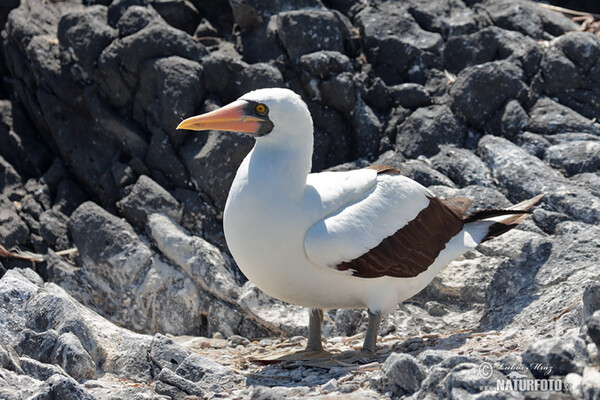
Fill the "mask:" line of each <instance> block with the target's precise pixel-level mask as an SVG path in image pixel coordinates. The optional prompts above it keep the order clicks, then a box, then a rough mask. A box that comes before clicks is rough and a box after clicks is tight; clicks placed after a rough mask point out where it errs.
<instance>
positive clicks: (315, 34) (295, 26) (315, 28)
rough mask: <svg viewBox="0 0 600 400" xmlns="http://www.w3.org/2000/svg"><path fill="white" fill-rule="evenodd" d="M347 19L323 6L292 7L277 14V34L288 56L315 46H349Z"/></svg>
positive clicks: (319, 48) (349, 33)
mask: <svg viewBox="0 0 600 400" xmlns="http://www.w3.org/2000/svg"><path fill="white" fill-rule="evenodd" d="M350 26H351V25H350V22H349V21H348V20H347V19H346V18H345V17H344V16H342V15H340V14H339V13H335V12H332V11H328V10H327V11H326V10H297V11H296V10H295V11H286V12H282V13H280V14H278V15H277V35H278V36H279V40H281V44H282V45H283V47H284V48H285V51H286V52H287V54H288V56H289V57H290V59H292V60H295V59H297V58H298V57H300V56H302V55H303V54H308V53H313V52H315V51H319V50H332V51H338V52H340V53H344V52H345V49H348V50H349V49H350V44H349V41H350V36H351V32H350Z"/></svg>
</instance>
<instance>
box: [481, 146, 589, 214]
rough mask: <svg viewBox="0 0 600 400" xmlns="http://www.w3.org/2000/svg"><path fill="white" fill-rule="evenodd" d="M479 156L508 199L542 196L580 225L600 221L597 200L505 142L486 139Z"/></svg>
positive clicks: (543, 164) (540, 162) (537, 160)
mask: <svg viewBox="0 0 600 400" xmlns="http://www.w3.org/2000/svg"><path fill="white" fill-rule="evenodd" d="M477 152H478V154H480V156H481V158H482V159H483V160H484V161H485V162H486V163H487V165H488V167H489V168H490V170H491V171H492V176H493V177H494V179H496V181H497V182H498V183H499V184H500V185H501V186H502V187H503V188H504V189H506V190H507V192H508V193H509V196H510V197H512V198H514V199H519V200H523V199H525V198H530V197H534V196H537V195H538V194H541V193H544V194H545V196H546V198H545V201H547V202H548V203H549V204H551V205H552V207H553V208H554V209H555V210H557V211H560V212H563V213H566V214H568V215H571V216H572V217H573V218H576V219H578V220H581V221H585V222H588V223H597V222H598V221H600V199H598V198H597V197H595V196H593V195H591V194H590V193H589V192H588V191H587V190H585V189H583V188H579V187H573V186H572V185H570V184H569V183H568V181H567V180H566V179H565V178H564V177H563V176H562V175H561V174H560V173H558V172H557V171H555V170H554V169H552V168H551V167H549V166H548V165H547V164H545V163H544V162H543V161H541V160H540V159H539V158H537V157H535V156H532V155H530V154H528V153H526V152H525V150H523V149H521V148H519V147H518V146H517V145H515V144H513V143H511V142H509V141H508V140H506V139H502V138H498V137H494V136H485V137H483V138H482V139H481V140H480V141H479V147H478V151H477Z"/></svg>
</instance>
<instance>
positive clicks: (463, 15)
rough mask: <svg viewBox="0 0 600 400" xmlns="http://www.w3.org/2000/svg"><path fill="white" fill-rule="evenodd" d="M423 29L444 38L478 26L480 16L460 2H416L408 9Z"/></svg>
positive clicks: (470, 30)
mask: <svg viewBox="0 0 600 400" xmlns="http://www.w3.org/2000/svg"><path fill="white" fill-rule="evenodd" d="M408 10H409V12H410V14H411V15H412V16H413V17H414V18H415V20H416V21H417V22H418V23H419V25H420V26H422V27H423V29H425V30H427V31H429V32H439V33H441V34H442V36H443V37H444V38H447V37H448V36H452V35H460V34H463V33H470V32H473V31H475V30H476V29H477V28H479V26H480V24H481V22H482V21H481V17H480V16H479V15H477V13H476V12H475V11H474V10H472V9H470V8H468V7H466V6H465V4H463V3H461V2H453V1H450V2H443V3H416V4H412V5H411V6H410V8H409V9H408Z"/></svg>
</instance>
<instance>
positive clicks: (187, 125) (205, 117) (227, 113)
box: [177, 100, 262, 133]
mask: <svg viewBox="0 0 600 400" xmlns="http://www.w3.org/2000/svg"><path fill="white" fill-rule="evenodd" d="M247 105H248V103H246V102H244V101H240V100H238V101H234V102H233V103H231V104H228V105H226V106H224V107H221V108H219V109H218V110H215V111H211V112H208V113H206V114H202V115H196V116H195V117H190V118H188V119H186V120H184V121H182V122H181V123H180V124H179V125H178V126H177V129H189V130H192V131H206V130H216V131H231V132H245V133H256V132H258V130H259V128H260V122H261V121H262V120H261V119H260V118H257V117H253V116H249V115H246V113H245V112H244V109H245V108H246V107H247Z"/></svg>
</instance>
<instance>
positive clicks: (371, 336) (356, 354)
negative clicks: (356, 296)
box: [334, 310, 381, 364]
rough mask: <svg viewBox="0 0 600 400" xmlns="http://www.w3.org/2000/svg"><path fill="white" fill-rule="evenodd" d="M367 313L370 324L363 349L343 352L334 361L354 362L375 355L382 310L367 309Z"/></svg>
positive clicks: (368, 358) (371, 357)
mask: <svg viewBox="0 0 600 400" xmlns="http://www.w3.org/2000/svg"><path fill="white" fill-rule="evenodd" d="M367 313H368V315H369V325H368V326H367V333H366V334H365V341H364V342H363V347H362V349H361V350H359V351H353V352H350V354H348V352H345V353H342V354H341V355H340V356H337V357H335V358H334V361H337V362H340V363H342V364H354V363H356V362H362V361H365V360H370V359H373V358H374V357H375V350H376V348H377V332H378V331H379V324H380V323H381V312H378V311H376V312H372V311H371V310H367Z"/></svg>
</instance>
